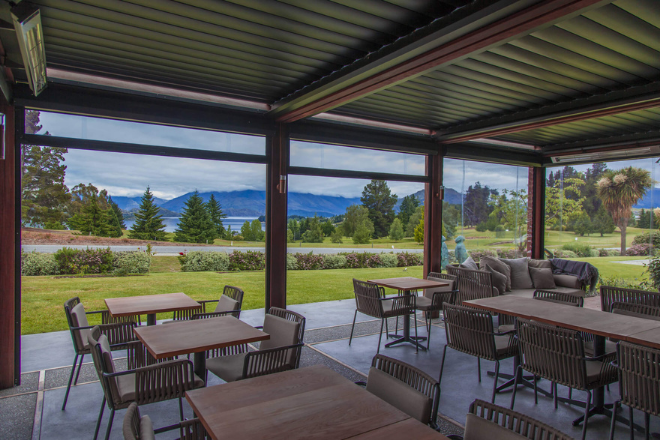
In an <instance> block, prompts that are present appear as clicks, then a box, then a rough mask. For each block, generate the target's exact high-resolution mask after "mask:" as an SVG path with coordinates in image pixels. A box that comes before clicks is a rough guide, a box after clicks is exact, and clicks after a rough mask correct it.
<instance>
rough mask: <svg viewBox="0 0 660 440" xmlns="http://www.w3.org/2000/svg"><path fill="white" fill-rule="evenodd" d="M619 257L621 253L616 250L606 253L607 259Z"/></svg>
mask: <svg viewBox="0 0 660 440" xmlns="http://www.w3.org/2000/svg"><path fill="white" fill-rule="evenodd" d="M620 255H621V251H620V250H618V249H610V250H608V251H607V256H608V257H619V256H620Z"/></svg>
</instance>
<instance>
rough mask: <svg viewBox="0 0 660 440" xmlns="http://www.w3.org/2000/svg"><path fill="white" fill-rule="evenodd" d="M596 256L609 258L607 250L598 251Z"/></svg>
mask: <svg viewBox="0 0 660 440" xmlns="http://www.w3.org/2000/svg"><path fill="white" fill-rule="evenodd" d="M598 256H599V257H609V256H610V251H609V249H598Z"/></svg>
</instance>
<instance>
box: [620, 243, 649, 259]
mask: <svg viewBox="0 0 660 440" xmlns="http://www.w3.org/2000/svg"><path fill="white" fill-rule="evenodd" d="M654 254H655V248H653V249H651V246H650V245H649V244H648V243H643V244H636V245H633V246H630V247H629V248H628V249H626V255H628V256H629V257H647V256H649V255H654Z"/></svg>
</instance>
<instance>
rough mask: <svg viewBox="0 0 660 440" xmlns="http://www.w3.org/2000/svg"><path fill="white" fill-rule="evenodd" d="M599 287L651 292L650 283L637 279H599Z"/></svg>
mask: <svg viewBox="0 0 660 440" xmlns="http://www.w3.org/2000/svg"><path fill="white" fill-rule="evenodd" d="M598 283H599V287H600V286H610V287H619V288H622V289H641V290H652V289H653V286H652V281H651V282H649V281H648V280H640V279H638V278H634V279H632V280H631V279H630V278H626V279H623V278H616V277H600V279H599V280H598Z"/></svg>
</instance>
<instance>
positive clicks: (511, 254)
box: [496, 249, 556, 259]
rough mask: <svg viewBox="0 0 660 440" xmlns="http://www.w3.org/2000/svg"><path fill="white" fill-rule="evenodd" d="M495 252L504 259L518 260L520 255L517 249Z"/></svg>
mask: <svg viewBox="0 0 660 440" xmlns="http://www.w3.org/2000/svg"><path fill="white" fill-rule="evenodd" d="M496 252H497V256H498V257H499V258H506V259H512V258H518V256H519V254H520V253H519V252H518V250H517V249H497V250H496ZM555 255H556V254H555Z"/></svg>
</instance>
